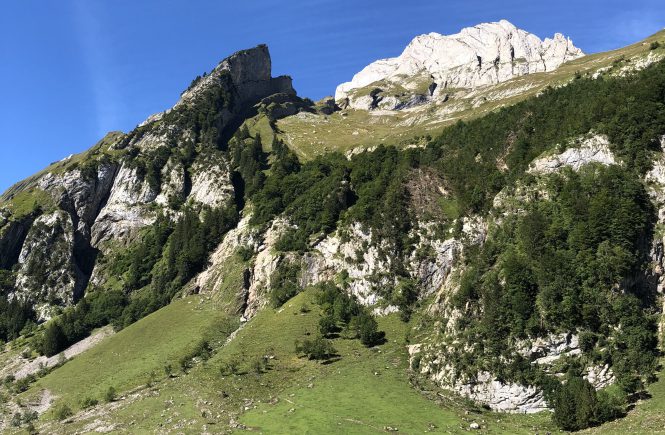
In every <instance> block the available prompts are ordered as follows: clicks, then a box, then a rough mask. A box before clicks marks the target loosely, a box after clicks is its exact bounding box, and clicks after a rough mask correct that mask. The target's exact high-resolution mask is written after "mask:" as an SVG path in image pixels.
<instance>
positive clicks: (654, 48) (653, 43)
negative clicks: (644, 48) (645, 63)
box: [649, 41, 660, 50]
mask: <svg viewBox="0 0 665 435" xmlns="http://www.w3.org/2000/svg"><path fill="white" fill-rule="evenodd" d="M658 48H660V42H658V41H653V42H652V43H651V45H649V49H650V50H656V49H658Z"/></svg>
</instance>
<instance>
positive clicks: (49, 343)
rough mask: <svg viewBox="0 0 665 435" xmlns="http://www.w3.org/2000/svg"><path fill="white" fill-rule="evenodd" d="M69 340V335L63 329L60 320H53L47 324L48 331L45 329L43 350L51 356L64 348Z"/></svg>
mask: <svg viewBox="0 0 665 435" xmlns="http://www.w3.org/2000/svg"><path fill="white" fill-rule="evenodd" d="M67 341H68V340H67V337H66V336H65V333H64V332H63V331H62V327H61V326H60V323H59V322H58V321H52V322H50V323H49V324H48V325H47V326H46V331H44V338H43V341H42V349H41V351H42V353H43V354H44V355H46V356H47V357H51V356H53V355H56V354H57V353H59V352H60V351H62V350H64V348H65V347H66V345H67Z"/></svg>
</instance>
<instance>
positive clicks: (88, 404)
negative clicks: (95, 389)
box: [81, 397, 99, 409]
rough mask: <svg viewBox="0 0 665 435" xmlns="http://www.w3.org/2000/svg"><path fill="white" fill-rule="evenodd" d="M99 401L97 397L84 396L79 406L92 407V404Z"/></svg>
mask: <svg viewBox="0 0 665 435" xmlns="http://www.w3.org/2000/svg"><path fill="white" fill-rule="evenodd" d="M98 403H99V401H98V400H97V399H94V398H92V397H85V398H84V399H82V400H81V408H82V409H87V408H92V407H93V406H97V404H98Z"/></svg>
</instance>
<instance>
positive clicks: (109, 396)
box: [104, 386, 117, 403]
mask: <svg viewBox="0 0 665 435" xmlns="http://www.w3.org/2000/svg"><path fill="white" fill-rule="evenodd" d="M116 394H117V393H116V391H115V388H113V386H110V387H109V388H108V389H107V390H106V392H105V393H104V401H105V402H106V403H111V402H114V401H115V399H116Z"/></svg>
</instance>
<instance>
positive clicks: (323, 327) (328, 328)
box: [319, 314, 338, 337]
mask: <svg viewBox="0 0 665 435" xmlns="http://www.w3.org/2000/svg"><path fill="white" fill-rule="evenodd" d="M337 330H338V329H337V322H335V318H334V317H333V316H332V315H330V314H327V315H325V316H323V317H321V319H320V320H319V332H320V333H321V335H322V336H324V337H327V336H328V335H330V334H333V333H335V332H337Z"/></svg>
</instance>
